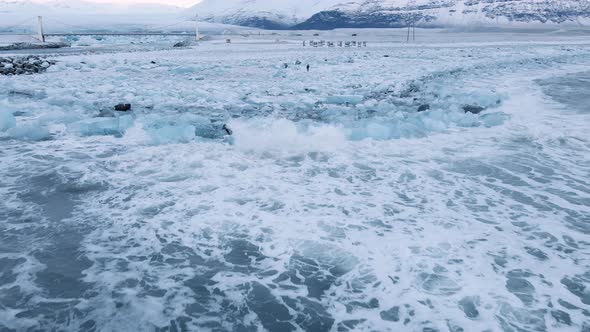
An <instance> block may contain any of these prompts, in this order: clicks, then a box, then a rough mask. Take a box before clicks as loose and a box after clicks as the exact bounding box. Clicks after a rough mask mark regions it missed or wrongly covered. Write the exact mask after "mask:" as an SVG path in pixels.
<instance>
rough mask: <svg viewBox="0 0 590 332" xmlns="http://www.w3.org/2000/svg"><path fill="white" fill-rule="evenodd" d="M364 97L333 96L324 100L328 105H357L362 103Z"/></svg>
mask: <svg viewBox="0 0 590 332" xmlns="http://www.w3.org/2000/svg"><path fill="white" fill-rule="evenodd" d="M363 99H364V97H363V96H359V95H334V96H329V97H327V98H326V103H328V104H336V105H342V104H353V105H356V104H359V103H361V102H362V101H363Z"/></svg>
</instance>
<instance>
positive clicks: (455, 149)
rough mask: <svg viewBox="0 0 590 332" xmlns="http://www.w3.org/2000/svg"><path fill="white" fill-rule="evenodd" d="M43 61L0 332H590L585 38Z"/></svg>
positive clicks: (5, 145)
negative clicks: (48, 63)
mask: <svg viewBox="0 0 590 332" xmlns="http://www.w3.org/2000/svg"><path fill="white" fill-rule="evenodd" d="M482 38H483V37H482ZM434 39H438V38H434ZM442 39H444V38H442ZM483 39H485V38H483ZM48 59H51V61H53V62H55V63H54V64H52V65H51V66H49V67H48V68H47V69H46V72H44V73H39V74H34V75H18V76H0V179H1V181H0V331H41V330H43V331H154V330H156V331H263V330H268V331H339V332H340V331H342V332H344V331H424V332H427V331H452V332H459V331H465V332H469V331H507V332H508V331H509V332H517V331H518V332H523V331H584V332H588V331H590V272H589V271H590V261H589V260H590V238H589V237H588V234H589V233H590V132H589V130H588V129H589V128H590V96H589V92H588V91H590V73H589V72H588V70H589V69H590V67H589V66H588V65H589V64H590V40H589V39H588V38H587V37H584V36H580V37H578V38H568V39H563V40H562V39H560V37H559V36H550V37H546V38H545V39H543V38H538V39H537V40H534V41H523V40H517V41H514V40H511V39H510V35H509V34H507V35H506V36H505V38H502V40H500V41H493V42H485V41H483V42H477V43H476V42H464V43H456V42H453V43H445V41H444V40H438V42H437V43H422V44H409V45H408V44H393V43H391V44H388V43H379V44H369V46H368V47H366V48H303V47H302V45H301V44H300V43H299V42H293V43H262V42H261V43H247V44H246V43H243V44H239V43H234V44H222V43H202V44H201V45H199V46H195V47H191V48H185V49H180V50H178V49H176V50H172V49H165V50H158V51H150V52H120V51H118V52H114V53H113V52H108V53H101V52H97V53H96V54H84V53H81V54H68V55H59V54H58V55H48ZM307 64H309V65H310V71H309V72H307V70H306V65H307ZM119 103H128V104H130V105H131V110H130V111H127V112H117V111H114V109H113V107H114V105H116V104H119ZM469 110H472V111H473V110H477V111H473V112H472V111H469ZM476 113H477V114H476ZM230 133H231V135H230Z"/></svg>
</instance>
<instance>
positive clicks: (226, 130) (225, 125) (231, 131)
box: [221, 124, 234, 135]
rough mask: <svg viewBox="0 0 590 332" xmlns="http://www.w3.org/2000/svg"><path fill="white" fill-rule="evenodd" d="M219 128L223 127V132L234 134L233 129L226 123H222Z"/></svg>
mask: <svg viewBox="0 0 590 332" xmlns="http://www.w3.org/2000/svg"><path fill="white" fill-rule="evenodd" d="M221 129H223V130H224V131H225V132H226V133H227V134H228V135H233V134H234V131H233V130H231V129H230V128H229V127H228V126H227V124H224V125H223V127H221Z"/></svg>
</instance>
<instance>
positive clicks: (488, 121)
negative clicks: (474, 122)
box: [481, 113, 508, 128]
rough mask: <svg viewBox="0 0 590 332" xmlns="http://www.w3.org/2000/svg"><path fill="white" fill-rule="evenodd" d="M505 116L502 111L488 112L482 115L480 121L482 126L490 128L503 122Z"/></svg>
mask: <svg viewBox="0 0 590 332" xmlns="http://www.w3.org/2000/svg"><path fill="white" fill-rule="evenodd" d="M507 118H508V115H506V114H503V113H490V114H485V115H483V116H482V117H481V121H482V123H483V125H484V126H486V127H488V128H490V127H495V126H499V125H502V124H504V121H506V120H507Z"/></svg>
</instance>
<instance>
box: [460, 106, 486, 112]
mask: <svg viewBox="0 0 590 332" xmlns="http://www.w3.org/2000/svg"><path fill="white" fill-rule="evenodd" d="M485 110H486V108H485V107H481V106H477V105H465V106H463V111H465V113H472V114H479V113H481V112H483V111H485Z"/></svg>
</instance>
